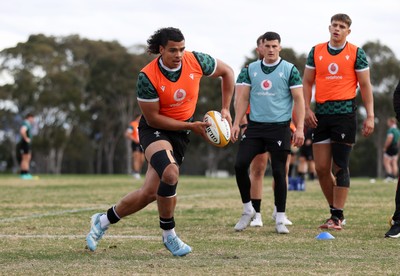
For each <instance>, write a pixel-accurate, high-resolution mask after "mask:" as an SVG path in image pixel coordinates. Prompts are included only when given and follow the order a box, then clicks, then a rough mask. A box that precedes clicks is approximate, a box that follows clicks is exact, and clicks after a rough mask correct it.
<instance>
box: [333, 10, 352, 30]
mask: <svg viewBox="0 0 400 276" xmlns="http://www.w3.org/2000/svg"><path fill="white" fill-rule="evenodd" d="M333 21H340V22H343V23H345V24H347V26H349V27H350V26H351V23H352V21H351V18H350V16H348V15H347V14H344V13H337V14H335V15H334V16H332V17H331V23H332V22H333Z"/></svg>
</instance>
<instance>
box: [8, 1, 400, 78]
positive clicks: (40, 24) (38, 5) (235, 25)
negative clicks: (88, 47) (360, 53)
mask: <svg viewBox="0 0 400 276" xmlns="http://www.w3.org/2000/svg"><path fill="white" fill-rule="evenodd" d="M399 11H400V1H399V0H381V1H375V0H364V1H363V0H336V1H325V0H303V1H296V0H285V1H268V0H247V1H243V0H241V1H237V0H201V1H200V0H198V1H188V0H175V1H174V0H169V1H165V0H158V1H153V0H79V1H78V0H68V1H59V0H34V1H31V0H13V1H5V0H3V1H2V3H1V9H0V50H1V49H4V48H7V47H13V46H15V45H16V44H17V43H18V42H25V41H26V40H27V38H28V36H29V35H30V34H37V33H43V34H45V35H53V36H66V35H70V34H79V35H80V36H81V37H85V38H89V39H95V40H97V39H101V40H107V41H108V40H117V41H119V42H120V43H121V44H122V45H124V46H126V47H129V46H132V45H135V44H145V43H146V40H147V38H148V37H149V36H150V35H151V34H152V33H153V32H154V31H155V30H156V29H158V28H160V27H169V26H173V27H177V28H180V29H181V30H182V32H183V33H184V35H185V38H186V47H187V49H188V50H196V51H201V52H205V53H208V54H210V55H212V56H214V57H216V58H219V59H222V60H224V61H225V62H226V63H228V64H229V65H231V66H232V67H233V69H234V70H235V73H236V74H238V73H239V70H240V67H241V65H242V64H243V62H244V61H245V57H246V56H249V55H250V54H251V51H252V50H253V48H254V47H255V40H256V38H257V37H258V36H259V35H260V34H262V33H264V32H266V31H275V32H278V33H279V34H280V35H281V37H282V46H283V47H290V48H293V49H294V50H295V51H296V52H297V53H308V51H309V50H310V49H311V47H312V46H313V45H314V44H316V43H319V42H323V41H327V40H328V39H329V33H328V26H329V23H330V22H329V21H330V17H331V16H332V15H333V14H335V13H339V12H340V13H347V14H349V15H350V17H351V18H352V19H353V25H352V27H351V29H352V33H351V34H350V36H349V37H348V40H349V41H350V42H352V43H354V44H356V45H358V46H362V45H363V44H364V43H366V42H367V41H377V40H379V41H380V42H381V43H382V44H384V45H387V46H389V47H390V48H391V49H392V50H393V51H394V52H395V54H396V56H397V58H398V59H400V31H399V25H400V24H399V23H400V17H399Z"/></svg>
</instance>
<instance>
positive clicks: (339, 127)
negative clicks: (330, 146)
mask: <svg viewBox="0 0 400 276" xmlns="http://www.w3.org/2000/svg"><path fill="white" fill-rule="evenodd" d="M315 115H316V117H317V120H318V125H317V127H316V128H315V129H314V138H313V143H318V142H321V141H324V140H327V139H331V141H334V142H341V143H346V144H354V143H355V142H356V130H357V116H356V113H349V114H333V115H330V114H329V115H328V114H315Z"/></svg>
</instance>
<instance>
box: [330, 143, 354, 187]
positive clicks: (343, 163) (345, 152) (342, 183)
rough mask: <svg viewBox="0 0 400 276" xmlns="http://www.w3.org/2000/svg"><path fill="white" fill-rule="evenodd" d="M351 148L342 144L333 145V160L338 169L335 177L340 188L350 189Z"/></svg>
mask: <svg viewBox="0 0 400 276" xmlns="http://www.w3.org/2000/svg"><path fill="white" fill-rule="evenodd" d="M351 148H352V147H351V146H350V145H346V144H340V143H333V144H332V158H333V162H334V163H335V165H336V166H337V167H338V168H337V171H336V174H335V177H336V185H337V186H338V187H350V174H349V159H350V152H351Z"/></svg>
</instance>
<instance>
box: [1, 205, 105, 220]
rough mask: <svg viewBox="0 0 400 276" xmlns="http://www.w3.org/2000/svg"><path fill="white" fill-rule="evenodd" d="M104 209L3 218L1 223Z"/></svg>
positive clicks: (85, 209)
mask: <svg viewBox="0 0 400 276" xmlns="http://www.w3.org/2000/svg"><path fill="white" fill-rule="evenodd" d="M102 208H106V207H104V206H102V207H99V206H98V207H90V208H82V209H72V210H63V211H55V212H48V213H44V214H32V215H30V216H24V217H14V218H2V219H0V223H1V222H13V221H18V220H25V219H32V218H43V217H51V216H57V215H64V214H71V213H79V212H85V211H93V210H99V209H102Z"/></svg>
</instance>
